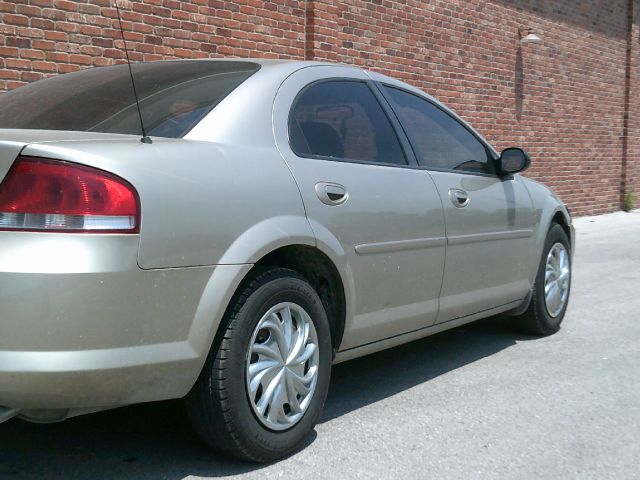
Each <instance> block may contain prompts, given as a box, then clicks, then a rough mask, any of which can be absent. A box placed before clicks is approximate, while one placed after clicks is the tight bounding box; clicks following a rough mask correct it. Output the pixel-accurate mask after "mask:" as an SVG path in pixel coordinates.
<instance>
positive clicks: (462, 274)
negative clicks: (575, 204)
mask: <svg viewBox="0 0 640 480" xmlns="http://www.w3.org/2000/svg"><path fill="white" fill-rule="evenodd" d="M382 89H383V91H384V94H385V96H386V97H387V98H388V99H389V101H390V102H391V104H392V105H393V108H394V111H395V112H396V113H397V115H398V117H399V119H400V121H401V123H402V125H403V127H404V128H405V130H406V132H407V134H408V136H409V138H410V139H411V141H412V145H413V146H414V150H415V152H416V156H417V157H418V161H419V162H420V164H421V165H423V166H424V167H425V168H426V169H428V170H429V173H430V175H431V177H432V178H433V180H434V182H435V184H436V186H437V189H438V192H439V194H440V197H441V199H442V204H443V208H444V215H445V224H446V232H447V233H446V235H447V253H446V267H445V274H444V280H443V285H442V293H441V296H440V313H439V316H438V320H437V322H438V323H439V322H444V321H448V320H452V319H455V318H460V317H464V316H467V315H472V314H475V313H479V312H483V311H485V310H489V309H492V308H495V307H500V306H505V305H507V304H510V303H512V302H519V301H521V300H523V299H524V298H525V297H526V295H527V293H528V291H529V290H530V288H531V284H530V281H529V274H530V272H529V269H530V266H529V265H530V260H529V259H530V256H531V252H532V251H534V250H533V242H534V239H533V228H534V216H533V205H532V202H531V198H530V197H529V194H528V192H527V190H526V187H525V186H524V183H523V181H522V180H521V178H520V177H519V176H517V175H516V176H511V177H504V178H500V177H499V176H497V175H496V174H495V171H494V166H493V162H494V160H493V158H494V157H493V153H492V152H491V150H490V148H489V147H488V146H487V145H486V144H485V143H484V142H483V141H481V140H480V139H479V138H478V137H477V136H476V135H475V134H474V133H473V132H472V130H471V129H470V128H468V127H467V126H466V125H464V124H463V123H462V122H461V121H459V120H458V119H457V118H455V117H454V116H453V115H451V114H450V113H449V112H447V111H445V110H444V109H443V108H441V107H440V106H438V105H436V104H435V103H432V102H431V101H429V100H427V99H425V98H423V97H420V96H418V95H417V94H415V93H412V92H408V91H405V90H402V89H399V88H395V87H392V86H383V87H382Z"/></svg>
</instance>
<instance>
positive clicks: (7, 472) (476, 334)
mask: <svg viewBox="0 0 640 480" xmlns="http://www.w3.org/2000/svg"><path fill="white" fill-rule="evenodd" d="M575 225H576V230H577V242H576V243H577V247H576V255H575V261H574V277H573V292H572V297H571V300H570V306H569V310H568V312H567V316H566V317H565V322H564V324H563V328H562V330H561V331H560V332H559V333H558V334H556V335H553V336H551V337H548V338H535V337H530V336H526V335H522V334H520V333H517V332H515V331H513V330H512V329H510V328H509V326H508V325H505V324H504V323H503V322H501V321H498V320H496V319H490V320H488V321H482V322H478V323H475V324H472V325H468V326H465V327H463V328H458V329H456V330H453V331H449V332H445V333H442V334H439V335H435V336H433V337H429V338H426V339H423V340H420V341H417V342H413V343H411V344H408V345H404V346H401V347H398V348H395V349H392V350H388V351H385V352H381V353H378V354H376V355H372V356H369V357H365V358H361V359H358V360H354V361H351V362H347V363H344V364H341V365H338V366H336V367H335V368H334V371H333V378H332V384H331V390H330V393H329V397H328V400H327V404H326V407H325V413H324V416H323V418H322V420H321V422H320V424H319V425H318V426H317V427H316V429H315V432H314V433H313V434H312V435H311V436H310V437H309V439H308V441H307V445H306V446H305V448H304V449H303V450H302V451H300V452H299V453H298V454H296V455H294V456H292V457H290V458H288V459H286V460H283V461H281V462H278V463H275V464H272V465H268V466H261V465H250V464H242V463H237V462H232V461H228V460H224V459H222V458H219V457H216V456H215V455H213V454H211V453H210V452H209V451H208V450H207V449H206V448H205V447H204V446H203V445H202V444H201V443H200V442H199V441H198V440H197V439H196V438H195V437H194V435H193V434H192V433H191V430H190V429H189V426H188V424H187V421H186V419H185V417H184V414H183V413H182V410H181V408H180V403H179V402H162V403H156V404H148V405H138V406H133V407H128V408H122V409H117V410H113V411H109V412H103V413H98V414H93V415H89V416H85V417H79V418H75V419H71V420H68V421H66V422H64V423H60V424H54V425H33V424H28V423H25V422H22V421H19V420H15V419H14V420H11V421H9V422H7V423H5V424H2V425H0V478H2V479H5V478H7V479H25V478H28V479H31V478H38V479H101V478H105V479H106V478H132V479H170V480H174V479H182V478H191V477H196V478H197V477H205V478H209V477H210V478H217V477H234V478H238V479H245V478H291V479H296V480H302V479H307V478H313V479H315V478H323V479H340V478H345V479H353V478H420V479H425V478H433V479H448V478H451V479H475V478H478V479H494V478H509V479H511V478H514V479H515V478H517V479H522V478H553V479H558V478H562V479H564V478H578V479H607V478H615V479H632V478H640V466H639V465H638V464H640V211H635V212H632V213H615V214H610V215H604V216H598V217H585V218H579V219H576V221H575Z"/></svg>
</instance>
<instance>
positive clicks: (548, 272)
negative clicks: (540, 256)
mask: <svg viewBox="0 0 640 480" xmlns="http://www.w3.org/2000/svg"><path fill="white" fill-rule="evenodd" d="M570 276H571V269H570V265H569V254H568V252H567V249H566V248H565V247H564V245H562V244H561V243H556V244H554V245H553V246H552V247H551V250H549V255H547V264H546V266H545V270H544V300H545V304H546V307H547V312H549V315H551V316H552V317H557V316H558V315H559V314H560V312H561V311H562V309H563V308H564V305H565V303H567V298H568V297H569V280H570Z"/></svg>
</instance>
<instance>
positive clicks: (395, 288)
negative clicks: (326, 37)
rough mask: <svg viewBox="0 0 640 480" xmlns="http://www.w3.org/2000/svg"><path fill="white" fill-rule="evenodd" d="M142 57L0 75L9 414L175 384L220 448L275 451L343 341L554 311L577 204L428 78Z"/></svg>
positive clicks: (400, 337)
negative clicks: (434, 91) (12, 85)
mask: <svg viewBox="0 0 640 480" xmlns="http://www.w3.org/2000/svg"><path fill="white" fill-rule="evenodd" d="M133 78H134V79H135V86H136V89H137V93H138V98H137V99H136V97H134V94H133V88H132V85H131V77H130V75H129V71H128V67H127V66H126V65H118V66H113V67H105V68H95V69H89V70H84V71H81V72H76V73H72V74H68V75H62V76H59V77H54V78H50V79H46V80H42V81H39V82H36V83H33V84H30V85H28V86H25V87H22V88H19V89H17V90H14V91H12V92H9V93H5V94H3V95H2V96H0V180H1V181H2V183H1V184H0V304H1V308H2V310H1V311H2V314H1V316H0V331H1V332H2V335H0V421H2V420H6V419H8V418H11V417H12V416H16V415H17V416H19V417H20V418H22V419H24V420H29V421H34V422H53V421H60V420H64V419H65V418H68V417H71V416H75V415H80V414H84V413H89V412H93V411H98V410H103V409H108V408H113V407H117V406H122V405H128V404H132V403H136V402H149V401H156V400H164V399H175V398H183V397H184V398H185V402H186V405H187V408H188V412H189V415H190V418H191V419H192V421H193V424H194V427H195V429H196V431H197V432H198V433H199V434H200V436H201V437H202V438H203V439H204V440H205V441H206V442H207V443H208V444H209V445H211V446H212V447H213V448H214V449H216V450H217V451H219V452H222V453H224V454H227V455H232V456H235V457H239V458H242V459H247V460H252V461H271V460H274V459H277V458H281V457H283V456H286V455H288V454H290V453H292V452H293V451H295V449H296V448H298V447H299V445H300V444H301V443H302V441H303V440H304V438H305V437H306V436H307V435H308V434H309V432H310V431H311V430H312V429H313V428H314V425H315V424H316V422H317V420H318V418H319V415H320V413H321V410H322V407H323V404H324V400H325V397H326V395H327V389H328V386H329V379H330V372H331V365H332V364H333V363H337V362H342V361H345V360H349V359H352V358H355V357H359V356H362V355H366V354H368V353H371V352H375V351H378V350H381V349H385V348H388V347H392V346H395V345H399V344H402V343H405V342H409V341H411V340H415V339H417V338H420V337H424V336H427V335H431V334H434V333H437V332H440V331H443V330H446V329H450V328H453V327H457V326H459V325H462V324H465V323H468V322H472V321H474V320H478V319H480V318H483V317H488V316H491V315H496V314H501V313H506V314H509V315H511V320H512V321H513V323H514V324H516V325H518V326H520V327H521V328H524V329H526V330H527V331H529V332H531V333H534V334H537V335H549V334H552V333H554V332H556V331H557V330H558V329H559V328H560V323H561V322H562V319H563V316H564V314H565V311H566V308H567V303H568V299H569V290H570V283H571V256H572V251H573V241H574V232H573V227H572V225H571V217H570V215H569V212H568V211H567V209H566V208H565V206H564V205H563V203H562V202H561V201H560V200H559V199H558V198H557V197H556V196H555V195H554V194H553V193H552V192H551V191H550V190H549V189H547V188H546V187H544V186H543V185H541V184H539V183H537V182H534V181H532V180H529V179H526V178H523V177H522V176H520V175H519V174H518V173H519V172H521V171H523V170H525V169H526V168H527V167H528V166H529V163H530V160H529V157H528V155H527V154H526V153H525V152H524V151H522V150H521V149H518V148H510V149H507V150H505V151H503V152H502V153H501V154H499V153H498V152H496V151H495V150H494V149H493V148H492V147H491V145H490V144H489V143H488V142H487V141H486V140H485V139H484V138H483V137H482V136H480V135H479V134H478V133H477V132H476V131H475V130H474V129H473V128H471V127H470V126H469V125H468V124H466V123H465V122H464V121H462V120H461V119H460V118H459V117H458V116H457V115H456V114H455V113H453V112H452V111H451V110H449V109H448V108H447V107H446V106H444V105H443V104H441V103H440V102H438V101H437V100H436V99H435V98H433V97H431V96H429V95H427V94H425V93H423V92H422V91H420V90H418V89H416V88H414V87H412V86H410V85H407V84H405V83H403V82H400V81H398V80H395V79H392V78H389V77H386V76H383V75H380V74H377V73H372V72H368V71H364V70H361V69H358V68H353V67H348V66H342V65H332V64H323V63H314V62H286V61H251V60H246V61H240V60H233V61H229V60H227V61H223V60H216V61H214V60H194V61H167V62H157V63H142V64H135V65H133ZM137 100H138V101H137Z"/></svg>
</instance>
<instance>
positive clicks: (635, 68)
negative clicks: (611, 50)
mask: <svg viewBox="0 0 640 480" xmlns="http://www.w3.org/2000/svg"><path fill="white" fill-rule="evenodd" d="M629 2H630V4H632V5H633V23H632V26H631V32H630V35H629V37H628V46H629V55H628V58H629V61H630V62H629V63H630V64H629V129H628V132H627V136H626V138H627V142H628V145H627V158H626V171H627V175H626V184H627V188H626V192H632V193H633V196H634V200H635V202H634V204H635V207H636V208H638V207H640V2H639V1H638V0H629ZM634 2H635V3H634ZM623 195H624V193H623Z"/></svg>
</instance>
